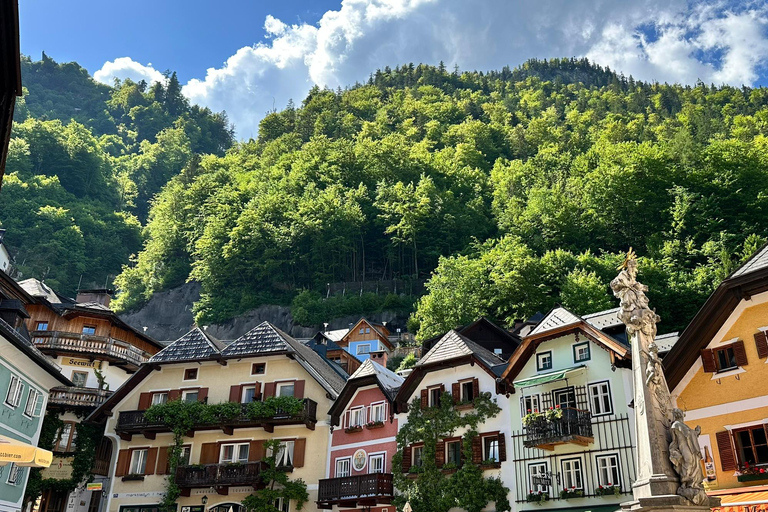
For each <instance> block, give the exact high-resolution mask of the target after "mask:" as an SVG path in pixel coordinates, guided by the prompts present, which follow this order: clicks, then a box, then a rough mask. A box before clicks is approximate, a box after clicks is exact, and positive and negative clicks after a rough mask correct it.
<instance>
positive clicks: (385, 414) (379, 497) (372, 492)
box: [317, 359, 403, 512]
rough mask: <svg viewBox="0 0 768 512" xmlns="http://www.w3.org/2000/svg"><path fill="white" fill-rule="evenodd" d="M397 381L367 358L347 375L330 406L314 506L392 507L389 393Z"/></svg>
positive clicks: (377, 511)
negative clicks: (325, 454) (324, 457)
mask: <svg viewBox="0 0 768 512" xmlns="http://www.w3.org/2000/svg"><path fill="white" fill-rule="evenodd" d="M402 383H403V378H402V377H399V376H398V375H396V374H395V373H394V372H392V371H390V370H387V368H385V367H384V366H382V365H380V364H378V363H376V362H374V361H373V360H372V359H368V360H366V361H365V362H364V363H363V364H362V366H360V368H359V369H358V370H357V371H356V372H355V373H354V374H352V375H351V376H350V378H349V380H348V381H347V383H346V384H345V386H344V389H343V390H342V391H341V393H340V394H339V398H338V399H337V400H336V401H335V402H334V404H333V406H332V407H331V409H330V411H329V414H330V417H331V425H332V428H333V433H332V435H331V445H330V449H329V457H328V467H327V469H326V475H327V478H325V479H323V480H320V482H319V489H318V502H317V503H318V507H319V508H323V509H337V510H341V511H351V510H365V511H366V512H394V508H393V507H392V505H391V502H392V496H393V487H392V471H393V468H392V456H393V455H394V454H395V452H396V451H397V442H396V441H395V436H396V435H397V429H398V420H397V417H396V415H395V404H394V399H395V396H396V395H397V391H398V390H399V389H400V386H401V385H402Z"/></svg>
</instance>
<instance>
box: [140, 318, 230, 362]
mask: <svg viewBox="0 0 768 512" xmlns="http://www.w3.org/2000/svg"><path fill="white" fill-rule="evenodd" d="M223 349H224V344H223V343H221V342H220V341H219V340H217V339H216V338H214V337H213V336H211V335H210V334H208V333H206V332H205V331H203V330H202V329H200V328H199V327H197V326H195V327H194V328H193V329H192V330H191V331H189V332H188V333H186V334H184V335H183V336H182V337H181V338H179V339H177V340H176V341H174V342H173V343H171V344H170V345H168V346H167V347H165V348H164V349H163V350H161V351H160V352H158V353H157V354H155V355H154V356H152V358H151V359H150V360H149V362H150V363H160V362H172V361H198V360H201V359H213V358H215V357H216V356H219V355H220V354H221V351H222V350H223Z"/></svg>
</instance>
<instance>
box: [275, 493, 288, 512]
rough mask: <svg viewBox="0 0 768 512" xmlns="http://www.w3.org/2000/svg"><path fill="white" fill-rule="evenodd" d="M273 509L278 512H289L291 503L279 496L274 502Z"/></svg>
mask: <svg viewBox="0 0 768 512" xmlns="http://www.w3.org/2000/svg"><path fill="white" fill-rule="evenodd" d="M275 508H276V509H277V510H279V511H280V512H289V511H290V509H291V501H290V500H286V499H285V498H283V497H282V496H281V497H279V498H277V499H276V500H275Z"/></svg>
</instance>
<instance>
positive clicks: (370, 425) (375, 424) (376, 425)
mask: <svg viewBox="0 0 768 512" xmlns="http://www.w3.org/2000/svg"><path fill="white" fill-rule="evenodd" d="M365 428H367V429H368V430H373V429H375V428H384V422H383V421H371V422H370V423H367V424H366V425H365Z"/></svg>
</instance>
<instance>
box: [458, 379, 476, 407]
mask: <svg viewBox="0 0 768 512" xmlns="http://www.w3.org/2000/svg"><path fill="white" fill-rule="evenodd" d="M474 399H475V383H474V381H472V380H468V381H466V382H462V383H461V401H462V402H471V401H472V400H474Z"/></svg>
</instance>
